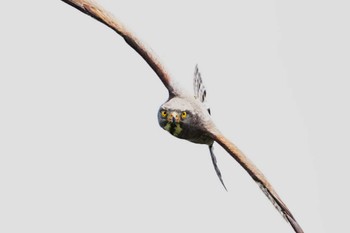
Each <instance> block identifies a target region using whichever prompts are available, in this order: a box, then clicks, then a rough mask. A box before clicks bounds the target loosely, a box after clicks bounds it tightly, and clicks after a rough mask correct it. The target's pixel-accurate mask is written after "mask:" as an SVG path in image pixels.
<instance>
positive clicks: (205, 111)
mask: <svg viewBox="0 0 350 233" xmlns="http://www.w3.org/2000/svg"><path fill="white" fill-rule="evenodd" d="M61 1H63V2H65V3H67V4H69V5H70V6H72V7H74V8H76V9H77V10H79V11H81V12H83V13H85V14H87V15H89V16H91V17H93V18H94V19H96V20H97V21H99V22H101V23H103V24H105V25H106V26H108V27H109V28H111V29H112V30H114V31H115V32H116V33H117V34H119V35H120V36H121V37H122V38H123V39H124V40H125V42H126V43H127V44H128V45H129V46H130V47H131V48H133V49H134V50H135V51H136V52H137V53H138V54H139V55H140V56H141V57H142V58H143V59H144V61H145V62H146V63H147V64H148V65H149V66H150V67H151V68H152V70H153V71H154V72H155V73H156V75H157V76H158V77H159V79H160V81H161V82H162V83H163V84H164V86H165V87H166V88H167V90H168V99H167V100H166V101H165V102H164V103H163V104H162V105H161V106H160V107H159V110H158V113H157V114H158V123H159V126H160V127H162V128H163V129H164V130H166V131H167V132H169V133H170V134H171V135H173V136H174V137H177V138H180V139H184V140H187V141H190V142H193V143H196V144H204V145H207V146H208V147H209V151H210V155H211V159H212V162H213V165H214V168H215V171H216V173H217V176H218V177H219V179H220V181H221V183H222V185H223V186H224V188H225V189H226V186H225V184H224V182H223V179H222V176H221V172H220V170H219V168H218V166H217V161H216V157H215V155H214V152H213V144H214V142H215V143H217V144H219V145H220V146H221V147H222V148H224V149H225V150H226V151H227V152H228V154H229V155H231V157H233V158H234V159H235V160H236V161H237V162H238V163H239V164H240V165H241V166H242V167H243V169H245V171H246V172H247V173H248V174H249V175H250V177H251V178H252V179H253V180H254V181H255V182H256V183H257V185H258V186H259V187H260V189H261V190H262V191H263V193H264V194H265V195H266V196H267V198H268V199H269V200H270V201H271V203H272V204H273V206H274V207H275V208H276V209H277V210H278V212H279V213H280V214H281V215H282V217H283V218H284V219H285V220H286V221H287V222H289V224H290V225H291V227H292V228H293V229H294V231H295V232H296V233H303V232H304V231H303V229H302V228H301V226H300V225H299V223H298V222H297V221H296V219H295V218H294V216H293V215H292V213H291V211H290V210H289V209H288V207H287V205H286V204H285V203H284V202H283V201H282V199H281V198H280V197H279V195H278V194H277V192H276V191H275V190H274V188H273V187H272V185H271V184H270V182H269V181H268V180H267V179H266V177H265V176H264V175H263V173H262V172H261V171H260V170H259V169H258V168H257V167H256V166H255V165H254V163H253V162H251V161H250V159H249V158H248V157H247V156H246V155H245V154H244V153H243V152H242V151H241V150H240V149H239V148H238V147H237V146H236V145H235V144H234V143H232V142H231V141H230V140H229V139H228V138H227V137H225V136H224V135H223V134H222V133H221V131H220V130H219V129H218V128H217V127H216V125H215V124H214V122H213V120H212V118H211V113H210V109H209V108H208V107H207V106H206V103H205V102H206V89H205V87H204V85H203V82H202V78H201V74H200V72H199V69H198V66H196V67H195V72H194V94H191V93H188V92H187V91H185V90H184V89H183V88H181V87H180V86H179V85H178V84H177V83H176V82H175V81H174V79H173V78H172V77H171V76H170V74H169V73H168V72H167V71H166V70H165V68H164V66H163V65H162V64H161V63H160V62H159V60H158V59H157V58H156V56H155V55H154V54H153V53H151V51H150V50H149V49H147V48H146V47H145V46H144V44H143V43H142V42H141V41H140V40H139V39H138V38H137V37H136V36H135V35H134V34H133V33H131V32H130V31H129V30H128V29H127V28H126V27H125V26H124V25H122V24H121V23H120V22H119V21H118V20H117V19H116V18H115V17H114V16H112V14H110V13H109V12H108V11H107V10H105V9H104V8H103V7H101V6H100V5H98V4H97V3H96V2H95V1H93V0H61ZM226 190H227V189H226Z"/></svg>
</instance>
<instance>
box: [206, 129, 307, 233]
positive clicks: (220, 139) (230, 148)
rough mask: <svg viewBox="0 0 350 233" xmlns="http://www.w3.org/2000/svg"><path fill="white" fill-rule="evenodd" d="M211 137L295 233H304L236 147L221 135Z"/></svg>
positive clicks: (284, 205)
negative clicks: (256, 186)
mask: <svg viewBox="0 0 350 233" xmlns="http://www.w3.org/2000/svg"><path fill="white" fill-rule="evenodd" d="M212 137H213V139H214V141H216V142H217V143H219V144H220V145H221V146H222V147H223V148H224V149H225V150H226V151H227V152H228V153H229V154H230V155H231V156H232V157H233V158H234V159H235V160H236V161H237V162H238V163H239V164H240V165H241V166H242V167H243V168H244V169H245V170H246V171H247V172H248V174H249V175H250V176H251V177H252V178H253V180H254V181H255V182H256V183H257V184H258V186H259V187H260V188H261V190H262V191H263V192H264V194H265V195H266V196H267V198H268V199H269V200H270V201H271V203H272V204H273V206H274V207H275V208H276V209H277V210H278V211H279V212H280V213H281V215H282V216H283V217H284V219H286V220H287V221H288V222H289V223H290V224H291V226H292V227H293V229H294V231H295V232H296V233H303V232H304V231H303V230H302V228H301V227H300V225H299V224H298V222H297V221H296V220H295V218H294V216H293V215H292V213H291V212H290V210H289V209H288V208H287V206H286V204H284V203H283V201H282V200H281V198H280V197H279V196H278V194H277V193H276V191H275V190H274V189H273V187H272V185H271V184H270V183H269V182H268V180H267V179H266V178H265V176H264V175H263V173H262V172H261V171H260V170H259V169H258V168H257V167H256V166H255V165H254V164H253V163H252V162H251V161H250V160H249V159H248V158H247V157H246V156H245V155H244V154H243V153H242V152H241V151H240V150H239V149H238V147H237V146H235V145H234V144H233V143H232V142H230V141H229V140H228V139H227V138H226V137H224V136H223V135H222V134H221V133H218V132H215V133H213V134H212Z"/></svg>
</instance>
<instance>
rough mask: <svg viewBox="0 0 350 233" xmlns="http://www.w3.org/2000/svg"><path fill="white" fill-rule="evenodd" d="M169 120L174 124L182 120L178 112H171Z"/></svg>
mask: <svg viewBox="0 0 350 233" xmlns="http://www.w3.org/2000/svg"><path fill="white" fill-rule="evenodd" d="M167 120H168V122H170V123H172V124H176V123H179V122H180V117H179V114H177V113H176V112H172V113H170V114H169V116H168V119H167Z"/></svg>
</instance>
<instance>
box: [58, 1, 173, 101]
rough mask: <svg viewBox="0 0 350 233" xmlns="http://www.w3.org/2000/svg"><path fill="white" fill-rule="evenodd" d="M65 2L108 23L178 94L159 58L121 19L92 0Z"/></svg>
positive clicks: (171, 93) (169, 87)
mask: <svg viewBox="0 0 350 233" xmlns="http://www.w3.org/2000/svg"><path fill="white" fill-rule="evenodd" d="M62 1H63V2H65V3H67V4H69V5H71V6H73V7H74V8H76V9H78V10H80V11H81V12H83V13H85V14H87V15H90V16H91V17H93V18H95V19H96V20H98V21H100V22H101V23H103V24H105V25H107V26H108V27H110V28H111V29H113V30H114V31H115V32H117V33H118V34H119V35H120V36H122V37H123V38H124V40H125V41H126V43H128V44H129V45H130V46H131V47H132V48H133V49H134V50H135V51H136V52H137V53H138V54H139V55H140V56H141V57H142V58H143V59H144V60H145V61H146V62H147V63H148V65H149V66H150V67H151V68H152V69H153V71H154V72H155V73H156V74H157V75H158V77H159V78H160V80H161V81H162V82H163V84H164V86H165V87H166V88H167V89H168V91H169V95H170V96H175V95H177V94H178V90H177V89H176V88H175V86H174V84H173V82H172V80H171V77H170V75H169V74H168V73H167V72H166V71H165V69H164V68H163V66H162V65H161V64H160V62H159V61H158V60H157V58H156V57H155V56H154V55H153V54H152V53H151V52H150V51H149V50H147V49H146V48H145V46H144V45H143V44H142V43H141V41H140V40H139V39H138V38H136V37H135V36H134V35H133V34H132V33H131V32H130V31H128V30H127V29H126V28H125V27H124V26H123V25H122V24H121V23H120V22H119V21H117V20H116V19H115V18H114V17H113V16H112V15H111V14H110V13H108V12H107V11H106V10H105V9H103V8H102V7H101V6H99V5H98V4H97V3H95V2H94V1H91V0H62Z"/></svg>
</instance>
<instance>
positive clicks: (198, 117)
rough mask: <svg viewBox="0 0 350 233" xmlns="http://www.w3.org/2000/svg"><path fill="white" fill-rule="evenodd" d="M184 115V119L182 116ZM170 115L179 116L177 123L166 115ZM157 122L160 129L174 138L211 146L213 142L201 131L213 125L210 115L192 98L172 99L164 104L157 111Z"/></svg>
mask: <svg viewBox="0 0 350 233" xmlns="http://www.w3.org/2000/svg"><path fill="white" fill-rule="evenodd" d="M163 111H165V112H166V115H167V116H166V117H163V116H162V112H163ZM184 113H185V114H186V117H185V118H184V117H183V116H182V114H184ZM171 114H173V115H175V114H176V116H179V119H180V120H179V122H177V121H176V120H175V121H173V118H171V119H169V118H168V115H171ZM176 116H174V117H175V118H176ZM158 122H159V125H160V127H162V128H163V129H165V130H166V131H168V132H169V133H170V134H172V135H173V136H175V137H178V138H181V139H185V140H188V141H190V142H193V143H198V144H206V145H211V144H212V143H213V141H214V140H213V139H212V138H211V137H210V136H209V135H207V132H206V131H205V130H203V129H204V128H205V127H206V125H210V124H213V122H212V120H211V118H210V115H209V113H208V112H207V110H206V109H205V107H204V106H203V104H202V103H201V102H200V101H199V100H197V99H195V98H194V97H192V96H183V97H173V98H171V99H169V100H168V101H167V102H165V103H164V104H163V105H162V106H161V107H160V109H159V112H158ZM176 129H178V130H176Z"/></svg>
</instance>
